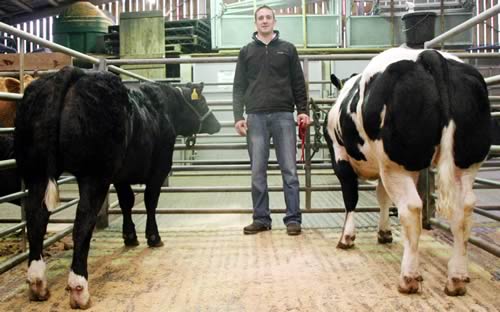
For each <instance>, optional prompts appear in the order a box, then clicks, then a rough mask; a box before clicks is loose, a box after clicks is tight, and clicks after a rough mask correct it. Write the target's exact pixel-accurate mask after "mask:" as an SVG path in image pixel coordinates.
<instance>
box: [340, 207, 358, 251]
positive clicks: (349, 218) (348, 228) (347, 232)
mask: <svg viewBox="0 0 500 312" xmlns="http://www.w3.org/2000/svg"><path fill="white" fill-rule="evenodd" d="M355 227H356V226H355V224H354V211H351V212H348V213H347V215H346V217H345V222H344V228H343V229H342V237H341V238H340V241H339V243H338V244H337V247H338V248H342V249H347V248H351V247H352V246H354V240H355V239H356V233H355Z"/></svg>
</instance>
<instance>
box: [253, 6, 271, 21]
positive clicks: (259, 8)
mask: <svg viewBox="0 0 500 312" xmlns="http://www.w3.org/2000/svg"><path fill="white" fill-rule="evenodd" d="M262 9H268V10H270V11H271V12H273V19H274V20H275V19H276V16H274V10H273V8H271V7H270V6H268V5H265V4H264V5H261V6H260V7H258V8H257V10H255V13H254V14H253V16H254V19H255V20H257V13H258V12H259V11H260V10H262Z"/></svg>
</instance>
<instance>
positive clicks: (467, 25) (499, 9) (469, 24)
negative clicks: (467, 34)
mask: <svg viewBox="0 0 500 312" xmlns="http://www.w3.org/2000/svg"><path fill="white" fill-rule="evenodd" d="M498 13H500V4H497V5H495V6H493V7H491V8H489V9H488V10H486V11H484V12H482V13H480V14H478V15H476V16H474V17H473V18H471V19H469V20H467V21H465V22H463V23H462V24H460V25H458V26H456V27H453V28H452V29H450V30H448V31H447V32H445V33H443V34H441V35H439V36H437V37H436V38H434V39H432V40H429V41H426V42H425V43H424V48H426V49H427V48H430V47H433V46H436V45H437V44H438V43H440V42H443V41H445V40H446V39H448V38H450V37H453V36H455V35H456V34H459V33H461V32H462V31H464V30H467V29H469V28H471V27H472V26H474V25H476V24H478V23H480V22H482V21H483V20H485V19H487V18H488V17H491V16H493V15H497V14H498Z"/></svg>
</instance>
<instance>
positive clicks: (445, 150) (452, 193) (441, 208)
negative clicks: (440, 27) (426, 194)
mask: <svg viewBox="0 0 500 312" xmlns="http://www.w3.org/2000/svg"><path fill="white" fill-rule="evenodd" d="M419 60H420V61H421V62H422V64H423V65H424V66H425V67H426V69H427V70H428V71H429V72H430V73H431V74H432V76H433V77H434V80H435V81H436V87H437V89H438V92H439V96H440V98H441V101H439V103H440V105H441V106H440V107H439V110H440V112H441V120H442V124H441V126H442V129H443V130H442V133H441V141H440V143H439V147H438V151H437V152H438V158H437V165H436V169H437V177H436V178H437V193H438V198H437V200H436V208H437V212H438V214H440V215H441V216H443V217H446V218H450V216H451V212H452V207H454V206H457V205H460V202H459V201H460V198H461V196H460V189H459V188H460V184H459V183H456V178H455V159H454V153H453V148H454V135H455V130H456V125H455V122H454V121H453V120H452V119H451V103H452V96H453V94H452V93H451V92H450V76H449V72H448V65H447V61H446V59H445V58H444V57H443V56H442V55H441V54H440V53H439V52H437V51H434V50H427V51H424V52H422V53H421V54H420V56H419Z"/></svg>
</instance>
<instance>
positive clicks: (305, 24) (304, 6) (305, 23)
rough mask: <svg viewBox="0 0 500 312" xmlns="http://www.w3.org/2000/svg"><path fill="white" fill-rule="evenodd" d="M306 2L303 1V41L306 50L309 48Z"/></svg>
mask: <svg viewBox="0 0 500 312" xmlns="http://www.w3.org/2000/svg"><path fill="white" fill-rule="evenodd" d="M306 11H307V10H306V0H302V40H303V45H304V48H307V14H306Z"/></svg>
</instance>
